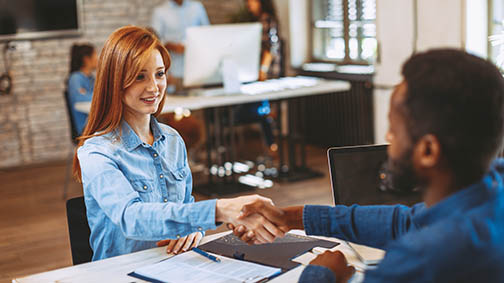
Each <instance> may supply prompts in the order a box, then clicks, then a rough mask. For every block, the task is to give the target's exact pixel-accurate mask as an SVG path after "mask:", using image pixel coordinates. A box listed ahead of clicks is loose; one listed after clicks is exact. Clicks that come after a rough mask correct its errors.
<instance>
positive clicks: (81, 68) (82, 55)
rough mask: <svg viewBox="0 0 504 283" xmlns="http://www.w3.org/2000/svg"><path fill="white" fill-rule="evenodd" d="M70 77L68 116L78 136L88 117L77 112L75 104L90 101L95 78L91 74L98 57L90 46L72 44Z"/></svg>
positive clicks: (68, 83) (68, 84) (68, 85)
mask: <svg viewBox="0 0 504 283" xmlns="http://www.w3.org/2000/svg"><path fill="white" fill-rule="evenodd" d="M70 55H71V58H70V76H69V78H68V82H67V91H68V99H69V102H70V105H71V109H70V115H72V118H73V121H74V127H75V128H76V129H77V133H78V134H79V135H81V134H82V130H83V129H84V126H85V125H86V121H87V118H88V115H87V114H85V113H82V112H80V111H77V110H76V109H75V103H77V102H83V101H91V99H92V98H93V88H94V83H95V77H94V75H93V72H94V71H95V69H96V66H97V64H98V56H97V55H96V51H95V49H94V47H93V46H92V45H91V44H74V45H72V49H71V51H70Z"/></svg>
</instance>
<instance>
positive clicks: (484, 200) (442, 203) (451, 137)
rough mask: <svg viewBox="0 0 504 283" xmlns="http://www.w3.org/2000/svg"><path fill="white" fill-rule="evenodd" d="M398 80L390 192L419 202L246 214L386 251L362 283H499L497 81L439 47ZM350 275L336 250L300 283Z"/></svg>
mask: <svg viewBox="0 0 504 283" xmlns="http://www.w3.org/2000/svg"><path fill="white" fill-rule="evenodd" d="M402 75H403V81H402V82H401V83H400V84H399V85H398V86H396V88H395V89H394V92H393V94H392V97H391V99H390V112H389V131H388V133H387V141H388V142H389V143H390V145H389V147H388V157H389V164H390V167H389V168H390V169H391V173H392V180H393V183H394V186H395V187H396V188H398V189H402V190H411V189H412V188H415V187H418V188H420V189H421V190H422V192H423V199H424V202H422V203H419V204H416V205H414V206H413V207H407V206H404V205H369V206H359V205H352V206H344V205H336V206H334V207H329V206H315V205H306V206H295V207H288V208H284V209H279V208H276V207H273V206H272V205H270V204H268V203H261V202H258V203H254V204H252V205H250V206H245V207H244V213H243V216H246V215H247V213H254V212H260V213H262V214H263V215H264V216H266V217H267V218H268V219H270V221H272V222H273V223H275V224H277V225H279V226H284V227H283V229H284V230H289V229H305V230H306V233H307V234H310V235H323V236H332V237H337V238H340V239H342V240H346V241H351V242H354V243H358V244H364V245H368V246H372V247H377V248H381V249H385V250H386V252H387V253H386V255H385V257H384V258H383V260H382V261H381V262H380V264H379V265H378V266H377V268H375V269H370V270H367V271H366V273H365V279H364V282H504V269H503V268H502V267H503V262H504V159H502V158H496V157H497V154H498V153H499V152H500V151H501V150H502V146H503V141H504V139H503V136H504V79H503V77H502V74H501V73H500V72H499V70H498V69H497V68H496V67H495V66H494V65H492V64H491V63H489V62H488V61H485V60H483V59H481V58H479V57H476V56H473V55H470V54H468V53H465V52H463V51H459V50H455V49H440V50H431V51H427V52H424V53H419V54H415V55H413V56H412V57H411V58H410V59H409V60H408V61H407V62H406V63H405V64H404V65H403V68H402ZM239 228H240V227H238V229H239ZM241 228H242V230H241V231H242V232H243V231H244V230H245V229H243V227H241ZM235 232H236V233H237V234H238V235H240V236H241V237H242V239H243V240H245V241H250V239H249V237H248V236H247V234H244V235H241V234H240V233H239V232H240V231H235ZM247 233H248V232H247ZM252 234H253V233H252ZM250 236H253V235H250ZM353 271H354V270H353V267H351V266H347V262H346V259H345V257H344V256H343V254H342V253H341V252H339V251H338V252H326V253H324V254H322V255H319V256H318V257H317V258H316V259H315V260H313V261H312V262H311V264H310V265H309V266H308V267H307V268H306V269H305V270H304V271H303V273H302V275H301V278H300V281H301V282H346V280H348V278H349V277H350V276H351V275H352V273H353Z"/></svg>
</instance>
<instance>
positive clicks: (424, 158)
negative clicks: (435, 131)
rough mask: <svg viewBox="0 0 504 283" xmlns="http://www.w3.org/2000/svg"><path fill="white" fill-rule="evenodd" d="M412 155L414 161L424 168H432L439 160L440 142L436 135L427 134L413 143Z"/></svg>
mask: <svg viewBox="0 0 504 283" xmlns="http://www.w3.org/2000/svg"><path fill="white" fill-rule="evenodd" d="M413 157H414V159H415V160H416V163H417V164H418V165H419V166H421V167H424V168H432V167H435V166H437V165H438V164H439V162H440V160H441V144H440V143H439V140H438V138H437V137H436V136H434V135H432V134H427V135H425V136H423V137H421V138H420V139H419V140H418V142H417V143H416V145H415V150H414V153H413Z"/></svg>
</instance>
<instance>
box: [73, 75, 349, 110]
mask: <svg viewBox="0 0 504 283" xmlns="http://www.w3.org/2000/svg"><path fill="white" fill-rule="evenodd" d="M349 89H350V83H348V82H345V81H339V80H324V79H321V80H320V83H319V84H317V85H315V86H309V87H301V88H297V89H285V90H280V91H272V92H265V93H261V94H255V95H247V94H233V95H225V96H208V97H205V96H172V95H169V96H167V97H166V100H165V104H164V107H163V111H162V112H161V113H172V112H175V110H176V109H177V108H182V109H189V110H199V109H205V108H214V107H223V106H231V105H239V104H245V103H250V102H258V101H263V100H270V101H276V100H284V99H289V98H296V97H306V96H312V95H319V94H326V93H333V92H341V91H347V90H349ZM75 109H77V111H80V112H82V113H86V114H88V113H89V110H90V109H91V102H78V103H76V104H75Z"/></svg>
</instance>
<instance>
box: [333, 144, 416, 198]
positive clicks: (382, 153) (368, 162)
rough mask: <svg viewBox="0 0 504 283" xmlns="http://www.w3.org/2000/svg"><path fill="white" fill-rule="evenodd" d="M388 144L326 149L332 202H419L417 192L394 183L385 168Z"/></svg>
mask: <svg viewBox="0 0 504 283" xmlns="http://www.w3.org/2000/svg"><path fill="white" fill-rule="evenodd" d="M387 147H388V145H364V146H349V147H333V148H330V149H329V150H328V151H327V155H328V159H329V169H330V173H331V183H332V189H333V200H334V204H343V205H352V204H359V205H371V204H405V205H413V204H415V203H417V202H421V201H422V198H421V194H420V192H416V191H413V192H409V193H406V192H402V191H399V190H397V189H396V188H394V187H393V185H392V183H391V181H390V172H388V171H387V168H386V164H387V163H386V161H387Z"/></svg>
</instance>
